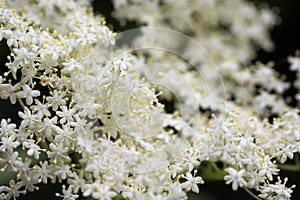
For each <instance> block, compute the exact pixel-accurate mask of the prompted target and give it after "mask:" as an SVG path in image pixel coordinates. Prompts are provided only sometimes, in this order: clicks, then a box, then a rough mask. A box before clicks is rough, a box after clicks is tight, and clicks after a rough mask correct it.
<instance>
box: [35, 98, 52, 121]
mask: <svg viewBox="0 0 300 200" xmlns="http://www.w3.org/2000/svg"><path fill="white" fill-rule="evenodd" d="M35 104H36V105H32V106H30V109H31V110H33V111H34V112H37V116H38V117H39V118H43V116H46V117H49V116H51V113H50V111H49V110H48V106H49V104H48V103H45V104H43V103H41V102H40V101H39V100H38V99H36V100H35Z"/></svg>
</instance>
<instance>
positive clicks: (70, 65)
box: [62, 58, 83, 73]
mask: <svg viewBox="0 0 300 200" xmlns="http://www.w3.org/2000/svg"><path fill="white" fill-rule="evenodd" d="M62 64H63V65H64V66H65V68H64V71H65V72H67V73H69V72H72V71H74V70H82V69H83V66H82V65H81V64H80V63H79V62H78V61H76V60H75V59H74V58H70V60H69V61H68V62H64V63H62Z"/></svg>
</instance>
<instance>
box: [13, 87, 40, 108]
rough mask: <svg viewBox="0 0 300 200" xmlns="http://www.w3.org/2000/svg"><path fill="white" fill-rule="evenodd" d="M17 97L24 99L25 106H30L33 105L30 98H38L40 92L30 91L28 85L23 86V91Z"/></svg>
mask: <svg viewBox="0 0 300 200" xmlns="http://www.w3.org/2000/svg"><path fill="white" fill-rule="evenodd" d="M17 95H18V97H20V98H26V104H27V105H31V104H32V103H33V98H32V97H37V96H40V91H38V90H32V89H31V88H30V86H29V85H24V86H23V90H22V91H20V92H18V94H17Z"/></svg>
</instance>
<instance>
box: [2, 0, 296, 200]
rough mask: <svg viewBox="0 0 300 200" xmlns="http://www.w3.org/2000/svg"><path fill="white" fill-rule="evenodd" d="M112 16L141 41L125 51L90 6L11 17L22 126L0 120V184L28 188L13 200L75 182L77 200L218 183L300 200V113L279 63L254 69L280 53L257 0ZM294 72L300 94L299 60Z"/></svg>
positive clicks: (171, 4)
mask: <svg viewBox="0 0 300 200" xmlns="http://www.w3.org/2000/svg"><path fill="white" fill-rule="evenodd" d="M113 4H114V7H115V11H116V12H115V14H116V15H115V17H116V18H118V19H120V20H135V21H136V22H138V23H140V24H143V26H142V28H141V29H137V30H134V31H133V32H130V31H129V32H127V33H126V32H125V33H123V34H121V35H123V37H116V33H114V32H113V31H112V30H110V28H108V26H106V22H105V20H104V19H103V18H102V17H100V16H97V15H96V16H95V15H94V14H93V12H92V8H91V7H90V1H89V0H47V1H45V0H39V1H37V0H32V1H23V0H7V1H5V2H4V3H3V5H1V4H0V28H1V29H0V41H1V45H4V46H6V47H7V48H8V49H9V51H10V53H9V54H8V55H7V60H6V63H5V66H3V68H5V72H4V73H3V74H0V89H1V90H0V98H1V99H2V100H5V101H8V102H10V103H11V104H20V106H21V110H19V112H18V117H19V118H20V119H21V123H20V124H17V122H14V121H12V120H11V119H9V118H8V119H1V125H0V140H1V141H0V151H1V154H0V155H1V158H0V164H1V165H0V166H1V172H0V173H6V172H13V173H14V174H15V175H16V176H15V178H13V179H11V180H8V181H7V184H6V185H2V186H0V194H1V195H0V199H11V198H13V199H15V198H18V197H20V195H23V194H26V192H28V191H30V192H33V191H35V190H38V187H37V185H38V184H39V183H44V184H47V183H49V182H51V183H61V182H62V181H63V182H64V184H65V185H63V186H62V191H61V192H60V193H56V194H55V195H56V196H57V197H61V198H62V199H64V200H74V199H77V198H79V197H80V195H82V196H84V197H92V198H94V199H101V200H106V199H113V198H123V199H166V200H167V199H184V198H185V197H186V196H187V192H189V191H192V192H195V193H199V191H200V190H199V186H200V184H204V182H205V181H206V180H210V179H213V180H224V181H225V183H226V184H231V185H232V189H233V190H237V189H238V188H239V187H240V188H243V189H245V190H246V191H247V192H248V193H250V194H251V195H254V194H253V193H255V194H256V195H257V198H263V199H290V198H291V193H292V192H293V191H292V188H294V186H293V185H292V186H290V187H289V186H286V184H287V185H288V183H287V179H284V182H282V179H280V177H279V172H280V169H284V167H285V165H284V163H286V161H287V160H288V159H294V157H297V156H298V154H299V153H300V127H299V124H300V116H299V111H298V110H296V109H295V108H292V107H290V106H289V105H288V104H287V103H286V101H285V100H284V99H283V98H282V97H281V95H282V94H283V92H284V91H285V90H286V89H287V88H288V87H289V84H288V83H286V82H284V81H283V80H282V79H281V77H280V76H279V74H278V73H277V72H276V71H275V70H274V69H272V63H268V64H262V63H257V64H255V65H251V64H249V63H250V61H251V59H252V58H253V57H254V56H255V47H254V46H255V45H256V46H258V45H259V46H260V47H262V48H264V49H265V50H271V49H272V42H271V41H270V38H269V30H270V29H271V28H272V27H273V26H274V25H275V24H276V23H277V22H278V19H277V17H276V16H275V15H274V14H273V13H272V12H271V10H269V9H268V8H261V9H257V8H256V7H255V6H254V5H253V4H251V3H249V2H247V1H244V0H235V1H234V3H232V0H224V1H219V0H214V1H210V0H203V1H195V0H188V1H170V0H166V1H162V2H160V1H157V0H145V1H144V0H143V1H129V0H128V1H127V0H113ZM232 9H234V10H235V14H234V15H233V14H232ZM179 11H180V14H181V16H180V17H177V15H178V12H179ZM151 26H157V27H164V28H168V29H164V28H149V27H151ZM171 29H175V30H178V31H181V32H183V33H185V35H184V34H181V33H179V32H175V31H172V30H171ZM132 35H133V36H134V37H132ZM126 36H130V37H126ZM119 38H121V40H122V38H123V39H124V38H125V40H128V41H125V42H126V43H124V41H123V43H122V41H120V40H119ZM199 44H200V45H199ZM289 62H290V63H291V66H290V69H291V70H292V71H297V80H296V81H295V83H294V85H295V86H296V87H298V88H299V87H300V86H299V80H300V75H299V72H300V60H299V57H298V56H297V55H296V56H295V57H290V58H289ZM296 98H298V99H299V94H298V96H297V97H296ZM163 102H169V104H174V105H173V108H172V110H171V111H169V110H168V108H167V106H168V105H167V104H166V105H165V104H164V103H163ZM272 116H278V117H276V118H274V119H273V118H272V119H271V117H272ZM217 164H218V165H217ZM275 177H276V178H275ZM276 179H277V182H275V180H276Z"/></svg>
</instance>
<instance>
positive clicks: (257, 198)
mask: <svg viewBox="0 0 300 200" xmlns="http://www.w3.org/2000/svg"><path fill="white" fill-rule="evenodd" d="M243 189H244V190H245V191H246V192H247V193H248V194H249V195H250V196H251V197H253V198H254V199H256V200H262V199H261V198H259V197H258V196H256V195H255V194H254V193H253V192H251V190H249V189H248V188H245V187H243Z"/></svg>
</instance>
